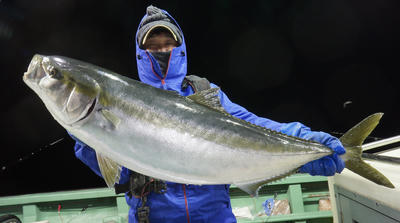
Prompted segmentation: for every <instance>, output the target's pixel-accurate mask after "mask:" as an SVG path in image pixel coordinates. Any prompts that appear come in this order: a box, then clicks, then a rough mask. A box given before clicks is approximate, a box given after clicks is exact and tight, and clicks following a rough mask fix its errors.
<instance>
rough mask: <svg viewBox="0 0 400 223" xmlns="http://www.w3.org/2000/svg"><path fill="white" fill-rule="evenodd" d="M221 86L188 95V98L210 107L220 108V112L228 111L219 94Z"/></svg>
mask: <svg viewBox="0 0 400 223" xmlns="http://www.w3.org/2000/svg"><path fill="white" fill-rule="evenodd" d="M218 91H219V88H210V89H207V90H203V91H200V92H197V93H195V94H192V95H190V96H187V98H189V99H191V100H193V101H194V102H196V103H198V104H201V105H204V106H207V107H209V108H212V109H215V110H218V111H220V112H224V113H227V112H226V111H225V109H224V107H222V105H221V101H220V100H219V96H218Z"/></svg>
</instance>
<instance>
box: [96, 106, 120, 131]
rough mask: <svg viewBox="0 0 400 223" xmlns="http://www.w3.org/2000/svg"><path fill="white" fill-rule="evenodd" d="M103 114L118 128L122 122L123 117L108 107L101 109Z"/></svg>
mask: <svg viewBox="0 0 400 223" xmlns="http://www.w3.org/2000/svg"><path fill="white" fill-rule="evenodd" d="M101 114H102V115H103V117H104V118H105V119H106V120H107V121H109V122H110V123H111V124H112V126H113V127H114V128H117V127H118V125H119V123H121V119H120V118H119V117H118V116H116V115H115V114H114V113H112V112H111V111H109V110H108V109H101Z"/></svg>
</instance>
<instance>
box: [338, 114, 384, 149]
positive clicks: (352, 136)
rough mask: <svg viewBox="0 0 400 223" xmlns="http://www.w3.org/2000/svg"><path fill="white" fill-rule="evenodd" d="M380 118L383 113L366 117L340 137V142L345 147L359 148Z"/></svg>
mask: <svg viewBox="0 0 400 223" xmlns="http://www.w3.org/2000/svg"><path fill="white" fill-rule="evenodd" d="M382 116H383V113H375V114H373V115H370V116H368V117H367V118H365V119H364V120H362V121H361V122H360V123H358V124H357V125H355V126H354V127H353V128H351V129H350V130H349V131H347V132H346V133H345V134H344V135H343V136H342V137H340V141H341V142H342V144H343V145H344V146H345V147H346V146H361V145H362V144H363V142H364V140H365V139H366V138H367V137H368V135H369V134H370V133H371V132H372V130H374V128H375V127H376V126H377V125H378V123H379V120H380V119H381V118H382Z"/></svg>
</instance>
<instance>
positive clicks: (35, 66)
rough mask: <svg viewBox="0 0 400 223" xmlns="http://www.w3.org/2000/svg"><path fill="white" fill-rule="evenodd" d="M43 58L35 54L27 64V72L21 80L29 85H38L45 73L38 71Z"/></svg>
mask: <svg viewBox="0 0 400 223" xmlns="http://www.w3.org/2000/svg"><path fill="white" fill-rule="evenodd" d="M42 61H43V56H41V55H39V54H36V55H35V56H33V58H32V60H31V62H30V63H29V66H28V70H27V71H26V72H25V73H24V75H23V77H22V79H23V81H24V82H25V83H26V84H28V85H29V83H30V82H34V83H38V82H39V81H40V79H41V78H43V77H44V76H45V72H44V70H42V69H39V68H40V67H41V66H42Z"/></svg>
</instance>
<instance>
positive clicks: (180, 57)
mask: <svg viewBox="0 0 400 223" xmlns="http://www.w3.org/2000/svg"><path fill="white" fill-rule="evenodd" d="M162 12H163V13H164V14H165V15H167V16H168V17H169V18H170V19H171V20H172V21H173V22H174V23H175V25H176V26H177V27H178V29H179V31H180V32H181V33H180V34H181V38H182V43H181V45H179V46H177V47H174V48H173V49H172V51H171V54H170V56H169V61H168V68H167V71H166V73H165V75H163V74H162V72H161V69H160V65H159V64H158V62H157V60H156V59H155V58H154V57H153V56H152V55H151V53H150V52H148V51H147V50H144V49H141V48H140V47H139V45H140V43H139V42H138V33H139V28H140V27H141V26H142V23H143V21H144V20H145V19H146V17H147V14H146V15H145V16H144V17H143V18H142V20H141V21H140V24H139V26H138V29H137V31H136V35H135V43H136V62H137V68H138V74H139V78H140V80H141V81H142V82H144V83H146V84H149V85H152V86H153V87H157V88H161V89H165V90H173V91H178V92H180V93H181V84H182V81H183V79H184V78H185V76H186V73H187V53H186V44H185V38H184V36H183V32H182V29H181V28H180V26H179V25H178V23H177V22H176V20H175V19H174V18H173V17H172V16H171V15H170V14H169V13H168V12H167V11H165V10H162ZM182 93H183V92H182ZM182 93H181V94H182Z"/></svg>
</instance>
